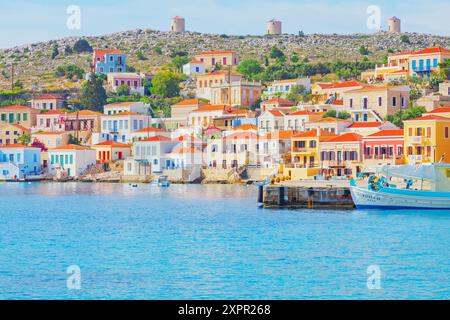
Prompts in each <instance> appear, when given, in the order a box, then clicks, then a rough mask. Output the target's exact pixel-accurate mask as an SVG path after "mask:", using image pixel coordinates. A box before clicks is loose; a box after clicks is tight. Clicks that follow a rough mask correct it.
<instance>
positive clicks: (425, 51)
mask: <svg viewBox="0 0 450 320" xmlns="http://www.w3.org/2000/svg"><path fill="white" fill-rule="evenodd" d="M430 53H447V54H450V50H448V49H445V48H439V47H436V48H426V49H423V50H420V51H416V52H414V53H413V54H414V55H416V54H430Z"/></svg>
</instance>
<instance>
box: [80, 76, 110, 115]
mask: <svg viewBox="0 0 450 320" xmlns="http://www.w3.org/2000/svg"><path fill="white" fill-rule="evenodd" d="M106 100H107V96H106V90H105V88H103V80H102V79H100V78H98V77H97V76H96V75H95V74H92V75H91V76H90V79H89V80H87V81H85V82H84V83H83V85H82V86H81V104H82V105H83V106H84V107H85V108H87V109H90V110H97V111H101V110H102V108H103V106H104V105H105V104H106Z"/></svg>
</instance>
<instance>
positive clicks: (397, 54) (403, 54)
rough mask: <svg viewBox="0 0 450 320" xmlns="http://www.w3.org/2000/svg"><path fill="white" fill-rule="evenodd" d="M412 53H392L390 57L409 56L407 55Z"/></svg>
mask: <svg viewBox="0 0 450 320" xmlns="http://www.w3.org/2000/svg"><path fill="white" fill-rule="evenodd" d="M413 53H414V51H403V52H397V53H393V54H391V56H405V55H409V54H413Z"/></svg>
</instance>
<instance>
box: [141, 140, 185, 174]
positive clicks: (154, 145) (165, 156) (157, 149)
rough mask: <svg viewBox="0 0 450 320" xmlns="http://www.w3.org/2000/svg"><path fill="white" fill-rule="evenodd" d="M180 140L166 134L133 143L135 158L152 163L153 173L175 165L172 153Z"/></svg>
mask: <svg viewBox="0 0 450 320" xmlns="http://www.w3.org/2000/svg"><path fill="white" fill-rule="evenodd" d="M178 143H179V141H175V140H172V139H170V138H167V137H164V136H154V137H151V138H147V139H144V140H141V141H136V142H135V143H134V144H133V158H134V160H136V161H141V162H146V163H149V164H150V165H151V171H152V173H155V172H162V171H163V170H165V169H170V168H173V167H174V164H173V161H172V158H171V157H170V155H169V154H170V153H171V152H172V150H173V148H174V147H175V146H176V145H177V144H178Z"/></svg>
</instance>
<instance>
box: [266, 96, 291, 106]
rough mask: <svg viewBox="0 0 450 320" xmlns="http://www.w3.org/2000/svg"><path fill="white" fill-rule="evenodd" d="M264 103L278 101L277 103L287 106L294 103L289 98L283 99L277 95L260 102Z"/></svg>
mask: <svg viewBox="0 0 450 320" xmlns="http://www.w3.org/2000/svg"><path fill="white" fill-rule="evenodd" d="M266 103H279V104H284V105H289V106H293V105H294V103H293V102H292V101H291V100H288V99H283V98H279V97H277V98H272V99H269V100H265V101H263V102H262V104H266Z"/></svg>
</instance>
